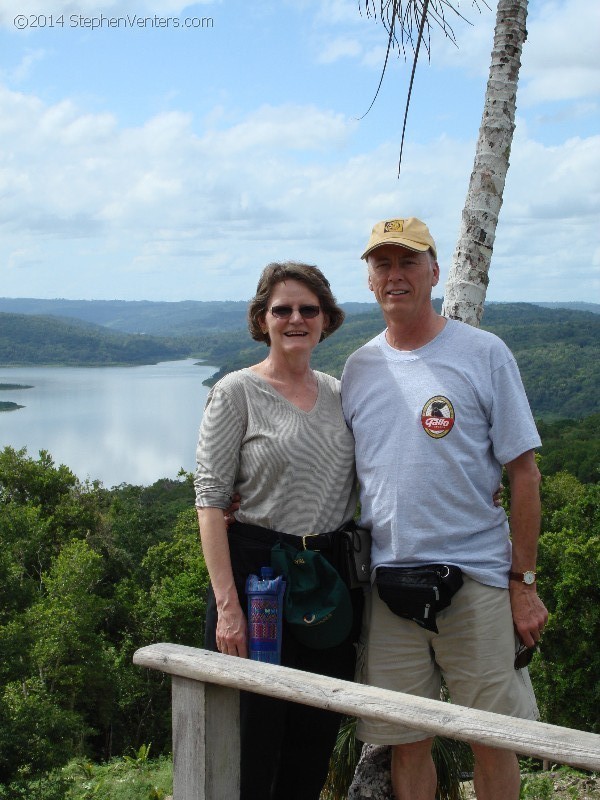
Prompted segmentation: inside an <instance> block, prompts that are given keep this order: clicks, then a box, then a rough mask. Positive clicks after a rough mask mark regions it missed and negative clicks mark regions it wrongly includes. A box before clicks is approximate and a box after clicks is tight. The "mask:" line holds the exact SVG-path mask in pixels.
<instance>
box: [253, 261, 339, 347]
mask: <svg viewBox="0 0 600 800" xmlns="http://www.w3.org/2000/svg"><path fill="white" fill-rule="evenodd" d="M291 280H293V281H299V282H300V283H303V284H304V285H305V286H306V287H307V288H308V289H310V290H311V292H313V293H314V294H316V296H317V297H318V298H319V305H320V306H321V310H322V312H323V314H324V315H325V316H326V317H327V319H328V320H329V324H328V326H327V328H326V329H324V330H323V333H322V334H321V341H323V339H325V338H326V337H327V336H331V334H332V333H334V332H335V331H337V329H338V328H339V327H340V325H341V324H342V322H343V321H344V317H345V316H346V315H345V313H344V311H343V310H342V309H341V308H340V307H339V306H338V304H337V303H336V300H335V297H334V296H333V293H332V291H331V287H330V285H329V281H328V280H327V278H326V277H325V275H323V273H322V272H321V270H320V269H319V268H318V267H314V266H311V265H310V264H303V263H301V262H299V261H283V262H282V263H273V264H267V266H266V267H265V268H264V269H263V271H262V274H261V276H260V278H259V279H258V286H257V287H256V294H255V295H254V297H253V298H252V300H251V301H250V305H249V306H248V328H249V329H250V335H251V336H252V338H253V339H256V341H257V342H266V343H267V344H268V345H270V344H271V339H270V337H269V334H268V333H263V331H262V328H261V324H260V323H261V321H262V319H263V318H264V316H265V315H266V313H267V311H268V306H269V300H270V298H271V295H272V293H273V289H274V288H275V286H276V285H277V284H278V283H281V282H282V281H291Z"/></svg>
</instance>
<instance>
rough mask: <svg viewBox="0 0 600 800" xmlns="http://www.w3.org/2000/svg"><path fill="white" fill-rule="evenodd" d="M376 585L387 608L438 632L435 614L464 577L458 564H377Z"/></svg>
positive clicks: (446, 605)
mask: <svg viewBox="0 0 600 800" xmlns="http://www.w3.org/2000/svg"><path fill="white" fill-rule="evenodd" d="M375 584H376V585H377V590H378V592H379V596H380V597H381V599H382V600H383V601H384V602H385V603H386V604H387V606H388V608H389V609H390V611H393V612H394V614H397V615H398V616H399V617H404V618H405V619H411V620H413V621H414V622H416V623H417V625H420V626H421V627H422V628H426V629H427V630H429V631H433V632H434V633H438V628H437V624H436V621H435V615H436V613H437V612H438V611H441V610H442V609H444V608H447V607H448V606H449V605H450V602H451V600H452V597H453V596H454V595H455V594H456V592H457V591H458V590H459V589H460V587H461V586H462V585H463V579H462V572H461V570H460V568H459V567H455V566H453V565H451V564H426V565H424V566H422V567H378V568H377V571H376V573H375Z"/></svg>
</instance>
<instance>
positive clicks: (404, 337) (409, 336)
mask: <svg viewBox="0 0 600 800" xmlns="http://www.w3.org/2000/svg"><path fill="white" fill-rule="evenodd" d="M385 316H386V315H385V314H384V318H385ZM385 321H386V323H387V330H386V332H385V338H386V341H387V343H388V344H389V345H390V347H393V348H394V349H396V350H418V348H419V347H424V346H425V345H426V344H428V343H429V342H431V341H432V340H433V339H435V337H436V336H437V335H438V333H440V332H441V331H442V330H443V329H444V327H445V326H446V322H447V319H446V318H445V317H442V316H440V315H439V314H436V312H435V311H434V310H433V307H432V309H431V314H427V316H426V318H425V319H422V318H421V319H417V320H402V319H394V318H392V317H390V316H388V317H387V318H386V319H385Z"/></svg>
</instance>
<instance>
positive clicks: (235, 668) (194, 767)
mask: <svg viewBox="0 0 600 800" xmlns="http://www.w3.org/2000/svg"><path fill="white" fill-rule="evenodd" d="M133 661H134V664H137V665H138V666H140V667H147V668H148V669H154V670H159V671H162V672H166V673H168V674H170V675H172V676H173V681H172V692H173V800H235V798H236V797H238V796H239V733H238V731H239V711H238V697H239V691H240V690H245V691H250V692H256V693H258V694H264V695H268V696H270V697H277V698H280V699H283V700H291V701H293V702H296V703H305V704H306V705H309V706H318V707H319V708H327V709H331V710H332V711H339V712H341V713H343V714H347V715H348V716H360V717H365V718H369V719H380V720H386V721H391V722H400V723H403V724H405V725H410V726H412V727H414V728H419V729H420V730H425V731H428V732H429V733H431V734H433V735H439V736H447V737H450V738H453V739H462V740H464V741H467V742H470V741H475V742H479V743H484V744H487V745H490V746H492V747H501V748H504V749H507V750H515V751H517V752H518V753H520V754H523V755H530V756H535V757H537V758H542V759H549V760H551V761H553V762H556V763H559V764H569V765H571V766H574V767H581V768H583V769H588V770H600V735H597V734H593V733H585V732H584V731H578V730H573V729H571V728H562V727H559V726H557V725H548V724H546V723H543V722H531V721H529V720H520V719H514V718H513V717H506V716H503V715H501V714H492V713H489V712H485V711H476V710H474V709H470V708H465V707H464V706H456V705H453V704H451V703H445V702H442V701H439V700H428V699H425V698H421V697H413V696H412V695H407V694H401V693H400V692H392V691H389V690H387V689H378V688H376V687H374V686H365V685H362V684H358V683H351V682H350V681H341V680H337V679H335V678H328V677H326V676H324V675H315V674H313V673H308V672H301V671H300V670H296V669H289V668H288V667H277V666H273V665H272V664H262V663H259V662H256V661H249V660H247V659H241V658H233V657H232V656H225V655H222V654H221V653H212V652H210V651H208V650H200V649H197V648H193V647H185V646H183V645H176V644H154V645H149V646H148V647H142V648H141V649H140V650H138V651H137V652H136V653H135V654H134V657H133Z"/></svg>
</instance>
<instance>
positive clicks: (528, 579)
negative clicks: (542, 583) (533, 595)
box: [523, 570, 535, 585]
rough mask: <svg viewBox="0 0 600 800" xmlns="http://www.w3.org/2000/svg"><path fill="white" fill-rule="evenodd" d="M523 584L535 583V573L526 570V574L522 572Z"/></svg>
mask: <svg viewBox="0 0 600 800" xmlns="http://www.w3.org/2000/svg"><path fill="white" fill-rule="evenodd" d="M523 583H527V584H529V585H531V584H532V583H535V572H532V571H531V570H527V572H524V573H523Z"/></svg>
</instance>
